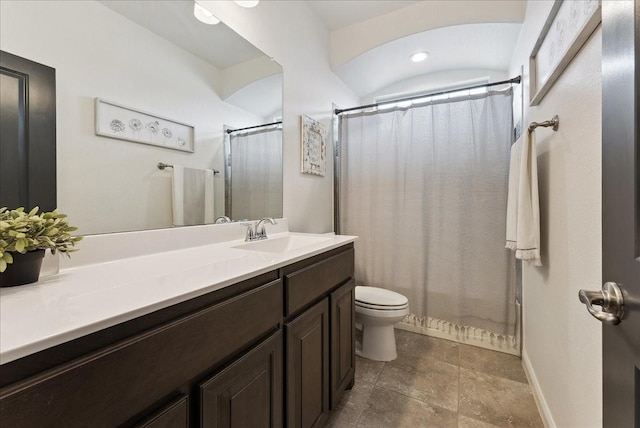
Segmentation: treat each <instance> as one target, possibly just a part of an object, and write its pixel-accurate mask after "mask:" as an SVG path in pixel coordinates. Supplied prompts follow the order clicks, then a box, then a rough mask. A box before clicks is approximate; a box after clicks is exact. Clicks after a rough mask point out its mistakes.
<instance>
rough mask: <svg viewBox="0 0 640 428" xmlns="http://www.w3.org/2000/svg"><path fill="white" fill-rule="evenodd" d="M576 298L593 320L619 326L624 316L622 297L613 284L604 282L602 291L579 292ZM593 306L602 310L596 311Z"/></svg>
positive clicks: (618, 288)
mask: <svg viewBox="0 0 640 428" xmlns="http://www.w3.org/2000/svg"><path fill="white" fill-rule="evenodd" d="M578 298H579V299H580V301H581V302H582V303H584V304H585V306H586V307H587V311H589V313H590V314H591V315H593V316H594V318H596V319H598V320H600V321H602V322H603V323H605V324H612V325H618V324H620V321H621V320H622V316H623V315H624V297H623V296H622V291H620V287H618V284H616V283H615V282H605V283H604V285H603V286H602V291H586V290H580V291H579V292H578ZM593 305H596V306H601V307H602V310H597V309H596V308H594V307H593Z"/></svg>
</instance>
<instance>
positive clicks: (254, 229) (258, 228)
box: [240, 217, 278, 242]
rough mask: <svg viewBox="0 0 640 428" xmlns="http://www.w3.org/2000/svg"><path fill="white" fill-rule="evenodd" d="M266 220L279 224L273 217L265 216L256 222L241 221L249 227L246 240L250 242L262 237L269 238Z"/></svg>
mask: <svg viewBox="0 0 640 428" xmlns="http://www.w3.org/2000/svg"><path fill="white" fill-rule="evenodd" d="M265 222H269V223H271V224H273V225H276V224H278V223H276V221H275V220H274V219H272V218H271V217H264V218H262V219H260V220H258V221H257V222H256V223H255V224H254V223H252V222H243V223H240V224H241V225H242V226H245V227H246V228H247V233H246V234H245V236H244V240H245V241H247V242H250V241H259V240H261V239H267V230H266V229H265V227H264V223H265Z"/></svg>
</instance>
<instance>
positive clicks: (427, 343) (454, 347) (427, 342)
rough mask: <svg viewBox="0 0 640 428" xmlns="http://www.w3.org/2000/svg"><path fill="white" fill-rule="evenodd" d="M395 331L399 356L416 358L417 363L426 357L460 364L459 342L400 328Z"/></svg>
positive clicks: (409, 358) (408, 358) (407, 358)
mask: <svg viewBox="0 0 640 428" xmlns="http://www.w3.org/2000/svg"><path fill="white" fill-rule="evenodd" d="M395 333H396V348H397V350H398V358H402V359H405V360H408V361H410V360H415V361H416V364H418V363H419V362H420V361H424V360H425V359H435V360H439V361H444V362H447V363H449V364H454V365H458V354H459V352H458V346H459V345H458V344H457V343H455V342H452V341H450V340H445V339H438V338H436V337H429V336H425V335H423V334H417V333H411V332H409V331H404V330H398V329H396V330H395Z"/></svg>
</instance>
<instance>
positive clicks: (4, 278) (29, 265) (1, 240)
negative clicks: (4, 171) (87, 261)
mask: <svg viewBox="0 0 640 428" xmlns="http://www.w3.org/2000/svg"><path fill="white" fill-rule="evenodd" d="M38 210H39V208H38V207H35V208H33V209H32V210H31V211H29V212H25V210H24V208H17V209H14V210H9V209H7V207H3V208H0V287H9V286H14V285H22V284H29V283H32V282H36V281H37V280H38V278H39V277H40V268H41V266H42V259H43V258H44V253H45V251H46V250H51V253H52V254H55V253H56V252H60V253H62V254H65V255H67V256H69V253H71V252H73V251H76V248H75V245H76V243H77V242H78V241H80V240H81V239H82V236H72V235H71V232H73V231H75V230H77V228H76V227H73V226H70V225H69V223H67V221H66V220H65V217H66V214H61V213H59V212H57V211H56V210H54V211H50V212H42V213H40V214H38Z"/></svg>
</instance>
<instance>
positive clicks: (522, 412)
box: [459, 368, 543, 428]
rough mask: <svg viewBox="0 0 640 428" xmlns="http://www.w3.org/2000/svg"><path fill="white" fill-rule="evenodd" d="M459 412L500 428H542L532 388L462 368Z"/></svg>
mask: <svg viewBox="0 0 640 428" xmlns="http://www.w3.org/2000/svg"><path fill="white" fill-rule="evenodd" d="M459 406H460V407H459V413H460V414H461V415H464V416H469V417H471V418H473V419H477V420H480V421H482V422H487V423H490V424H493V425H496V426H500V427H518V428H524V427H543V424H542V420H541V419H540V415H539V414H538V409H537V407H536V404H535V401H534V399H533V395H532V393H531V389H530V388H529V385H528V384H526V383H522V382H518V381H513V380H510V379H505V378H501V377H497V376H492V375H489V374H486V373H482V372H477V371H474V370H469V369H466V368H460V405H459Z"/></svg>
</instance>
